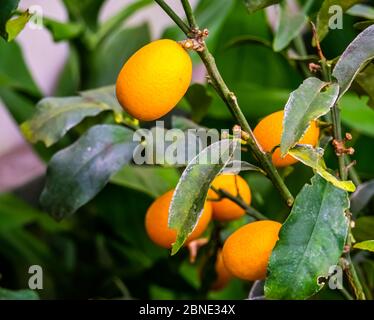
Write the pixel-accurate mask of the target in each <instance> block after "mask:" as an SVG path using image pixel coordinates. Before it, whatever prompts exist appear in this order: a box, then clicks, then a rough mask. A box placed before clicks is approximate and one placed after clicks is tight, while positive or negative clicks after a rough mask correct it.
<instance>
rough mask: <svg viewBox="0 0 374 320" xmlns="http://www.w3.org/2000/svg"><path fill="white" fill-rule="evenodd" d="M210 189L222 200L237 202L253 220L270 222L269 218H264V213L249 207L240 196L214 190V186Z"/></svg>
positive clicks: (221, 190) (222, 190)
mask: <svg viewBox="0 0 374 320" xmlns="http://www.w3.org/2000/svg"><path fill="white" fill-rule="evenodd" d="M210 188H211V189H212V190H213V191H214V192H215V193H217V194H218V196H219V197H220V198H227V199H230V200H231V201H232V202H235V203H236V204H237V205H238V206H239V207H241V208H242V209H244V210H245V212H246V213H247V214H248V215H249V216H251V217H252V218H254V219H256V220H269V218H268V217H266V216H264V215H263V214H262V213H260V212H259V211H257V210H256V209H255V208H253V207H251V206H249V205H248V204H247V203H245V201H244V200H243V199H242V198H240V197H238V196H234V195H233V194H231V193H230V192H227V191H226V190H224V189H217V188H214V187H213V186H211V187H210Z"/></svg>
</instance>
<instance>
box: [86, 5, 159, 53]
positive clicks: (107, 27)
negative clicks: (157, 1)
mask: <svg viewBox="0 0 374 320" xmlns="http://www.w3.org/2000/svg"><path fill="white" fill-rule="evenodd" d="M153 3H154V2H153V0H136V1H132V3H130V4H126V5H125V6H124V7H123V8H122V9H120V10H119V11H118V12H117V13H116V14H114V15H113V16H111V17H110V18H109V19H107V20H106V21H105V22H104V23H102V24H101V25H100V27H99V30H98V31H97V33H96V34H95V39H94V42H93V43H92V44H91V45H92V48H97V46H98V45H99V44H100V42H101V41H102V40H104V39H105V38H106V37H108V36H110V34H111V33H113V31H114V30H117V29H120V28H121V26H122V25H124V23H125V22H126V21H127V20H128V19H129V18H130V17H132V16H133V15H134V14H135V13H136V12H138V11H139V10H141V9H143V8H145V7H147V6H149V5H151V4H153Z"/></svg>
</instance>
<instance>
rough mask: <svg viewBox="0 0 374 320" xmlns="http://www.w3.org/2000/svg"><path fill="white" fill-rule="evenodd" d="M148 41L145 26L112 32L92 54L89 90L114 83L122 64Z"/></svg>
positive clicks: (149, 37)
mask: <svg viewBox="0 0 374 320" xmlns="http://www.w3.org/2000/svg"><path fill="white" fill-rule="evenodd" d="M150 41H151V36H150V30H149V26H148V25H147V24H142V25H140V26H136V27H133V28H126V29H121V28H119V29H118V30H115V31H113V33H111V34H109V35H108V36H107V37H106V38H105V39H104V41H102V42H101V43H100V45H99V46H98V47H97V48H96V49H95V51H94V52H93V56H92V63H91V65H90V68H91V70H90V71H89V72H90V76H89V77H88V80H87V81H88V83H87V84H86V85H87V86H88V87H89V88H97V87H101V86H107V85H112V84H113V83H115V82H116V80H117V77H118V73H119V72H120V71H121V69H122V66H123V64H124V63H125V62H126V61H127V60H128V59H129V58H130V56H131V55H132V54H134V53H135V52H136V51H137V50H138V49H140V48H141V47H143V46H144V45H146V44H147V43H149V42H150Z"/></svg>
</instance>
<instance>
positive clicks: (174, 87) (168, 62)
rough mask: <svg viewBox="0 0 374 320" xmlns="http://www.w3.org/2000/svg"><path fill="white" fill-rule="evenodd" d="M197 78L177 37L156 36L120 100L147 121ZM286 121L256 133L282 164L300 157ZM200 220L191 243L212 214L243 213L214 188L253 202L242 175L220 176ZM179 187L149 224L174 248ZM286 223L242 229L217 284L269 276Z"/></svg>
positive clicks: (308, 137) (311, 135) (220, 260)
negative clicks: (285, 139) (288, 139)
mask: <svg viewBox="0 0 374 320" xmlns="http://www.w3.org/2000/svg"><path fill="white" fill-rule="evenodd" d="M191 78H192V62H191V59H190V56H189V55H188V53H187V52H186V51H185V50H184V48H183V47H182V46H181V45H180V44H178V43H177V42H175V41H172V40H166V39H164V40H158V41H154V42H152V43H150V44H148V45H146V46H144V47H143V48H141V49H140V50H139V51H137V52H136V53H135V54H134V55H133V56H132V57H131V58H130V59H129V60H128V61H127V62H126V63H125V65H124V66H123V68H122V70H121V72H120V74H119V76H118V80H117V84H116V94H117V98H118V101H119V102H120V104H121V105H122V106H123V108H124V109H125V111H126V112H128V113H129V114H130V115H132V116H134V117H135V118H137V119H139V120H141V121H152V120H156V119H158V118H160V117H162V116H164V115H165V114H166V113H168V112H169V111H171V110H172V109H173V108H174V107H175V106H176V105H177V103H178V102H179V101H180V100H181V99H182V97H183V96H184V94H185V93H186V91H187V89H188V87H189V85H190V82H191ZM282 126H283V111H279V112H275V113H272V114H270V115H268V116H267V117H265V118H264V119H262V120H261V121H260V122H259V124H258V125H257V126H256V128H255V129H254V135H255V137H256V139H257V141H258V143H259V144H260V145H261V147H262V148H263V150H264V151H265V152H269V153H272V161H273V163H274V165H275V166H276V167H285V166H288V165H292V164H294V163H296V162H297V160H296V159H294V158H293V157H292V156H290V155H287V156H286V157H283V158H282V157H281V156H280V152H279V148H278V146H279V144H280V141H281V134H282ZM318 136H319V128H318V126H317V124H316V122H312V123H311V125H310V126H309V129H308V130H307V132H306V133H305V134H304V136H303V138H302V139H301V140H300V143H303V144H310V145H312V146H315V145H316V144H317V142H318ZM212 186H213V187H214V188H212V190H209V192H208V196H207V200H206V202H205V205H204V209H203V211H202V213H201V215H200V218H199V221H198V223H197V225H196V227H195V229H194V230H193V232H192V233H191V234H190V235H189V237H188V239H187V241H186V244H188V243H189V242H191V241H192V240H195V239H198V238H199V237H201V236H202V235H203V233H204V232H205V230H206V229H207V227H208V225H209V222H210V221H211V219H215V220H217V221H221V222H225V221H232V220H235V219H239V218H241V217H242V216H243V215H245V210H244V209H243V208H241V207H240V206H239V205H238V204H236V203H235V202H233V201H231V200H229V199H228V198H220V196H219V195H218V194H217V193H216V192H215V191H213V190H225V191H226V192H228V193H230V194H232V195H233V196H238V197H240V198H241V199H242V200H243V201H244V202H245V203H246V204H248V205H250V203H251V190H250V188H249V186H248V184H247V182H246V181H245V180H244V179H243V178H242V177H240V176H238V175H230V174H225V175H219V176H217V177H216V178H215V180H214V181H213V183H212ZM173 193H174V190H170V191H168V192H167V193H165V194H164V195H162V196H160V197H159V198H157V199H156V200H155V201H154V202H153V203H152V205H151V206H150V207H149V209H148V211H147V213H146V218H145V228H146V231H147V234H148V236H149V237H150V239H151V240H152V241H153V242H154V243H156V244H157V245H159V246H161V247H164V248H167V249H170V248H171V246H172V244H173V243H174V242H175V240H176V231H175V230H172V229H170V228H169V227H168V214H169V206H170V203H171V200H172V197H173ZM280 228H281V224H280V223H278V222H275V221H270V220H265V221H257V222H252V223H249V224H247V225H244V226H243V227H241V228H239V229H238V230H236V231H235V232H234V233H233V234H231V235H230V236H229V237H228V238H227V239H226V241H225V243H224V245H223V248H222V249H220V250H219V251H218V254H217V258H216V264H215V269H216V273H217V279H216V281H215V282H214V283H213V286H212V289H216V290H218V289H221V288H223V287H224V286H225V285H226V284H227V283H228V281H229V280H230V279H231V277H232V276H236V277H238V278H240V279H244V280H251V281H253V280H259V279H264V278H265V277H266V270H267V265H268V261H269V258H270V255H271V252H272V250H273V248H274V246H275V244H276V242H277V240H278V233H279V230H280Z"/></svg>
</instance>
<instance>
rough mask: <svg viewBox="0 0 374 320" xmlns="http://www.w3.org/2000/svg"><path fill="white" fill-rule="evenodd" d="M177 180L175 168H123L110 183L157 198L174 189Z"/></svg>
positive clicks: (177, 175)
mask: <svg viewBox="0 0 374 320" xmlns="http://www.w3.org/2000/svg"><path fill="white" fill-rule="evenodd" d="M178 180H179V174H178V171H177V170H176V169H175V168H162V167H156V166H149V167H148V166H125V167H123V168H122V169H121V170H120V171H119V172H118V173H117V174H115V175H114V176H113V177H112V178H111V179H110V182H112V183H114V184H117V185H120V186H123V187H127V188H130V189H134V190H138V191H141V192H144V193H146V194H148V195H150V196H151V197H152V198H157V197H159V196H161V195H162V194H164V193H165V192H167V191H169V190H170V189H172V188H174V187H175V186H176V185H177V183H178Z"/></svg>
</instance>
